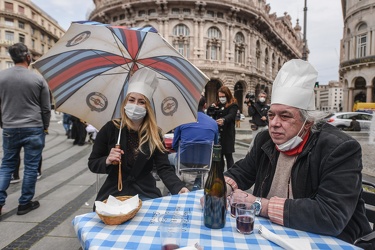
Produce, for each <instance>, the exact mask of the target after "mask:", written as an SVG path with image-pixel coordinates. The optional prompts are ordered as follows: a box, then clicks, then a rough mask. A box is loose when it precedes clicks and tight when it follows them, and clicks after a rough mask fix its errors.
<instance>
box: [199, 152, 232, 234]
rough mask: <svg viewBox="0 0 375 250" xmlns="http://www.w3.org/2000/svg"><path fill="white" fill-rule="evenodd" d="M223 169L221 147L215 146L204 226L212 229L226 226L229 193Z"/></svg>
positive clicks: (205, 202) (209, 176)
mask: <svg viewBox="0 0 375 250" xmlns="http://www.w3.org/2000/svg"><path fill="white" fill-rule="evenodd" d="M226 189H227V187H226V185H225V180H224V174H223V170H222V167H221V146H220V145H214V146H213V154H212V164H211V169H210V172H209V173H208V178H207V181H206V184H205V186H204V208H203V217H204V225H205V226H206V227H208V228H212V229H220V228H223V227H224V226H225V221H226V214H227V197H226V196H225V194H226V192H227V190H226Z"/></svg>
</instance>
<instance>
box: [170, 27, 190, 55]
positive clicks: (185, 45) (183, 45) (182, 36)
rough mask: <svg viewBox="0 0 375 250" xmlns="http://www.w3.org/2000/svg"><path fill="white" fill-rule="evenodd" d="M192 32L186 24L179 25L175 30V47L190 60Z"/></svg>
mask: <svg viewBox="0 0 375 250" xmlns="http://www.w3.org/2000/svg"><path fill="white" fill-rule="evenodd" d="M189 34H190V30H189V28H188V27H187V26H186V25H185V24H178V25H176V26H175V27H174V28H173V36H174V37H173V46H174V47H175V48H176V49H177V51H178V52H180V54H181V55H183V56H184V57H186V58H189V53H190V52H189V50H190V46H189V45H190V43H189Z"/></svg>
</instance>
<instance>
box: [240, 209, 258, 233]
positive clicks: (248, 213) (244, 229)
mask: <svg viewBox="0 0 375 250" xmlns="http://www.w3.org/2000/svg"><path fill="white" fill-rule="evenodd" d="M254 219H255V206H254V205H253V203H248V202H244V203H237V205H236V228H237V231H238V232H239V233H242V234H251V233H252V232H253V229H254Z"/></svg>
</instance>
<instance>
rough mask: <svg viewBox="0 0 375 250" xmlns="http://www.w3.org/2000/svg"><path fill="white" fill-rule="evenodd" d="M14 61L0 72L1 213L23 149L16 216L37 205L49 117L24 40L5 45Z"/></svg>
mask: <svg viewBox="0 0 375 250" xmlns="http://www.w3.org/2000/svg"><path fill="white" fill-rule="evenodd" d="M8 51H9V54H10V56H11V57H12V60H13V62H14V64H15V66H14V67H12V68H9V69H6V70H3V71H2V72H1V73H0V105H1V113H0V117H1V119H0V120H1V122H2V124H1V125H2V128H3V159H2V163H1V168H0V214H1V210H2V207H3V206H4V205H5V199H6V197H7V193H6V190H7V189H8V187H9V183H10V180H11V175H12V173H13V172H14V170H15V169H16V165H17V163H18V161H19V158H20V151H21V148H23V150H24V178H23V181H22V194H21V197H20V198H19V199H18V203H19V205H18V210H17V214H18V215H23V214H26V213H28V212H30V211H31V210H34V209H36V208H38V207H39V202H38V201H32V199H33V197H34V194H35V185H36V180H37V176H38V167H39V162H40V160H41V157H42V151H43V148H44V144H45V133H46V132H47V131H48V127H49V122H50V117H51V103H50V92H49V88H48V85H47V83H46V81H45V80H44V79H43V77H42V76H40V75H37V74H35V73H33V72H31V71H30V70H29V69H28V67H29V65H30V63H31V54H30V52H29V50H28V49H27V47H26V45H24V44H23V43H16V44H14V45H12V46H10V47H9V48H8Z"/></svg>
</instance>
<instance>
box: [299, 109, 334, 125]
mask: <svg viewBox="0 0 375 250" xmlns="http://www.w3.org/2000/svg"><path fill="white" fill-rule="evenodd" d="M299 111H300V113H301V119H302V120H303V121H305V120H307V121H308V122H313V123H317V122H318V121H320V120H322V119H323V118H324V117H326V116H327V115H329V113H328V112H325V111H320V110H304V109H299Z"/></svg>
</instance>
